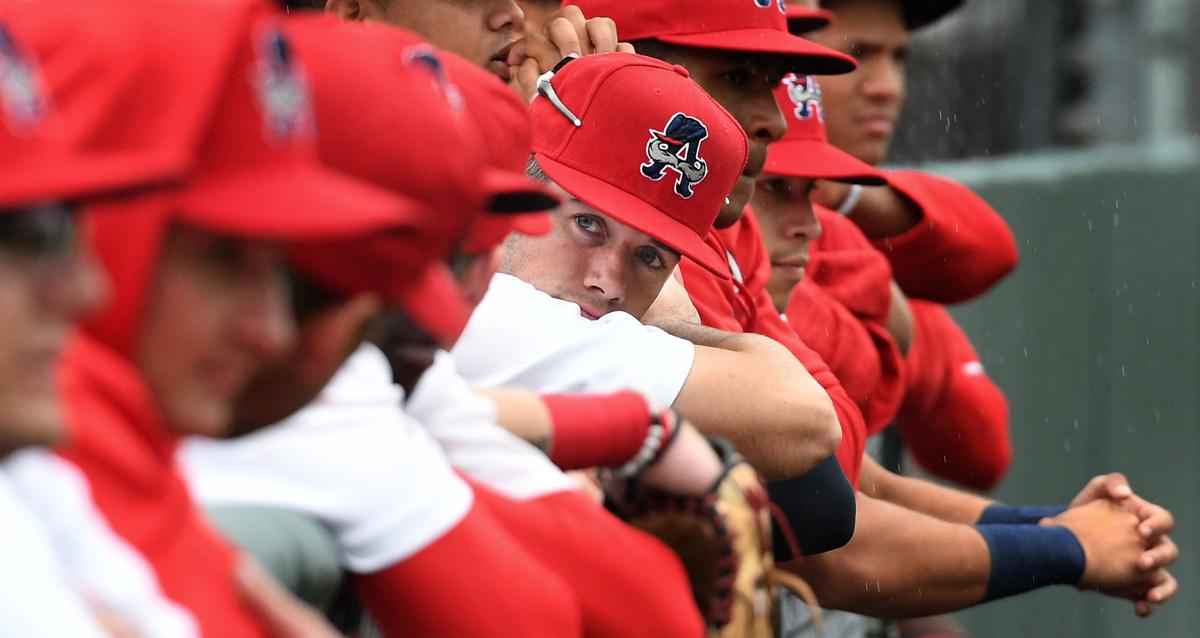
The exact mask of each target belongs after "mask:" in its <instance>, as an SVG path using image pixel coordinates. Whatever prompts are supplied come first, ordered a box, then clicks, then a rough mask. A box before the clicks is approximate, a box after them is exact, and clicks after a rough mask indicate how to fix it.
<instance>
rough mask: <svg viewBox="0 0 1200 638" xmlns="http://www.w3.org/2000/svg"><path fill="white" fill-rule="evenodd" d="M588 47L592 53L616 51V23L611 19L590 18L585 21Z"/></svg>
mask: <svg viewBox="0 0 1200 638" xmlns="http://www.w3.org/2000/svg"><path fill="white" fill-rule="evenodd" d="M586 26H587V35H588V40H590V42H589V44H588V46H589V47H590V48H591V50H592V52H593V53H612V52H613V51H616V50H617V23H616V22H613V21H612V18H592V19H591V20H588V21H587V25H586Z"/></svg>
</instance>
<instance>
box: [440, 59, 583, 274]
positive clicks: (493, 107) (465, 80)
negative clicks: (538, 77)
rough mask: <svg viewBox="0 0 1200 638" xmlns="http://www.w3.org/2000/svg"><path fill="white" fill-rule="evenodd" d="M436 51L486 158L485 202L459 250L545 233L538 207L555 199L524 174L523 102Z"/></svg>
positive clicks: (526, 121)
mask: <svg viewBox="0 0 1200 638" xmlns="http://www.w3.org/2000/svg"><path fill="white" fill-rule="evenodd" d="M441 55H442V57H443V59H444V61H445V63H446V68H447V70H448V71H449V73H450V78H451V79H452V80H453V81H454V83H455V85H457V86H458V87H459V90H460V92H461V94H462V97H463V105H464V107H465V109H466V113H467V117H468V119H469V120H470V121H471V123H472V124H473V125H474V127H475V134H476V135H478V136H479V141H480V144H481V145H482V147H483V150H484V155H485V160H486V162H487V164H488V166H487V169H486V170H485V171H484V174H483V184H484V189H485V190H486V191H487V192H488V197H489V201H488V206H487V207H486V210H484V211H481V212H480V213H479V214H476V215H474V216H473V217H472V219H471V223H470V227H469V229H468V230H467V236H466V239H465V240H464V243H463V245H462V250H463V252H466V253H469V254H481V253H485V252H487V251H489V250H491V249H492V248H495V247H496V246H497V245H499V244H500V242H502V241H504V238H505V237H508V235H509V234H510V233H513V232H517V233H521V234H524V235H545V234H546V233H548V232H550V229H551V228H552V227H553V222H552V221H551V220H550V216H549V215H547V214H546V213H545V212H543V211H546V210H550V209H553V208H556V207H557V206H558V205H559V204H560V203H561V202H560V201H559V198H558V197H557V196H555V195H554V194H553V193H552V192H551V191H550V190H549V189H548V188H547V187H546V186H545V184H542V183H540V182H536V181H533V180H531V179H529V177H528V176H527V175H526V174H525V169H526V167H527V165H528V163H529V153H530V149H531V148H532V146H533V122H532V120H531V119H530V117H529V107H528V105H526V104H525V102H524V101H523V100H521V98H520V96H518V95H517V94H516V92H515V91H513V90H512V89H510V88H509V87H508V85H506V84H505V83H503V82H501V81H500V79H499V78H497V77H496V76H494V75H492V74H491V73H489V72H487V71H485V70H483V69H481V68H479V67H478V66H476V65H474V64H471V63H470V62H469V61H467V60H465V59H463V58H461V57H459V56H457V55H454V54H448V53H441Z"/></svg>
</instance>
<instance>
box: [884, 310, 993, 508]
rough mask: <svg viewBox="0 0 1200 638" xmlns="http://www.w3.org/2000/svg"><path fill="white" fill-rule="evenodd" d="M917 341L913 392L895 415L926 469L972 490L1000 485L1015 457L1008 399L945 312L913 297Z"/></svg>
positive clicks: (910, 371)
mask: <svg viewBox="0 0 1200 638" xmlns="http://www.w3.org/2000/svg"><path fill="white" fill-rule="evenodd" d="M909 305H910V307H911V308H912V313H913V322H914V331H915V338H914V339H913V345H912V348H911V349H909V352H908V356H907V358H906V360H905V364H906V367H907V370H906V372H907V377H908V392H907V395H906V396H905V399H904V404H903V405H902V406H901V408H900V413H899V415H898V417H897V419H896V422H897V424H898V425H899V427H900V433H901V435H902V436H903V438H904V443H905V446H906V447H908V449H909V450H910V451H911V452H912V454H913V456H914V457H915V458H916V460H917V462H918V463H919V464H920V465H921V467H923V468H925V469H926V470H927V471H929V472H931V473H932V474H935V475H937V476H939V477H941V478H944V479H948V480H951V481H954V482H956V483H959V484H961V485H964V486H966V487H970V488H973V489H979V490H987V489H991V488H993V487H995V486H996V484H997V483H999V482H1000V479H1001V478H1003V476H1004V473H1005V471H1007V470H1008V466H1009V463H1010V462H1011V460H1012V444H1011V442H1010V440H1009V433H1008V402H1007V400H1005V398H1004V393H1003V392H1001V391H1000V388H998V387H996V385H995V384H994V383H993V382H992V380H991V379H990V378H989V377H988V376H987V374H985V373H984V371H983V366H982V365H981V364H980V363H979V357H978V355H977V354H976V353H975V348H973V347H972V346H971V342H970V340H969V339H968V338H967V336H966V334H964V333H963V331H962V328H960V327H959V326H958V324H957V323H956V322H955V321H954V319H953V318H952V317H951V316H950V314H949V313H947V312H946V309H945V308H943V307H942V306H940V305H938V304H934V303H929V302H925V301H919V300H910V303H909Z"/></svg>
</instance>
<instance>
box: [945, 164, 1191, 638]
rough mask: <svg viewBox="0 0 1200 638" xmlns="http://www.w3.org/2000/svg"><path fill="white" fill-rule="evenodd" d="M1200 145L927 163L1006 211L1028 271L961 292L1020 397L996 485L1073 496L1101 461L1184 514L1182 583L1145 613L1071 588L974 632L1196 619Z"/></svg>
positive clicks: (993, 614) (1171, 632)
mask: <svg viewBox="0 0 1200 638" xmlns="http://www.w3.org/2000/svg"><path fill="white" fill-rule="evenodd" d="M1198 158H1200V153H1198V152H1197V147H1196V145H1195V144H1192V143H1181V144H1179V145H1177V146H1172V147H1169V148H1159V149H1154V150H1153V151H1147V150H1145V149H1142V150H1138V149H1134V150H1127V149H1113V150H1108V151H1100V152H1088V153H1081V154H1062V155H1045V156H1037V157H1032V158H1020V159H1006V160H1003V161H994V162H980V163H972V164H959V165H950V166H940V167H933V170H935V171H936V172H940V173H943V174H946V175H949V176H952V177H955V178H958V179H961V180H963V181H965V182H966V183H968V184H970V185H971V186H972V187H974V188H976V189H977V191H978V192H979V193H980V194H981V195H982V196H983V197H984V198H985V199H987V200H988V201H989V202H991V203H992V204H993V205H994V206H995V207H996V208H997V210H999V211H1001V213H1002V214H1003V215H1004V217H1005V218H1006V219H1007V220H1008V222H1009V224H1010V225H1011V226H1012V229H1013V232H1014V233H1015V235H1016V237H1017V241H1018V244H1019V246H1020V250H1021V264H1020V267H1019V268H1018V270H1017V272H1016V273H1015V274H1014V275H1012V276H1011V277H1009V278H1008V279H1007V280H1006V281H1005V282H1004V283H1003V284H1001V285H1000V286H999V287H997V288H996V289H995V290H994V291H992V292H991V293H990V294H989V295H987V296H986V298H985V299H983V300H981V301H977V302H974V303H972V304H969V305H966V306H962V307H960V308H958V309H956V310H955V315H956V316H957V317H958V318H959V319H960V320H961V322H962V323H963V325H964V327H965V328H966V330H967V332H968V333H969V334H970V335H971V336H972V338H973V340H974V341H975V343H976V345H977V346H978V347H979V350H980V353H981V356H982V358H983V361H984V363H985V365H986V366H987V368H988V370H989V372H990V373H991V374H992V376H993V377H994V378H995V379H996V380H997V382H998V383H999V384H1000V386H1001V387H1003V388H1004V390H1005V391H1006V392H1007V394H1008V397H1009V400H1010V403H1011V406H1012V437H1013V443H1014V457H1015V459H1014V463H1013V466H1012V468H1011V470H1010V472H1009V474H1008V476H1007V478H1006V479H1005V481H1004V483H1003V485H1002V486H1001V487H1000V489H999V490H998V492H997V495H998V496H999V497H1000V498H1002V499H1003V500H1005V501H1008V502H1014V503H1015V502H1061V501H1065V500H1067V499H1069V498H1070V497H1071V496H1072V495H1073V494H1074V493H1075V491H1077V489H1078V488H1079V487H1081V486H1082V485H1083V484H1084V482H1085V481H1086V480H1087V479H1088V478H1090V477H1091V476H1093V475H1094V474H1097V473H1099V472H1101V471H1122V472H1125V473H1126V474H1127V475H1128V476H1129V478H1130V480H1131V481H1132V484H1133V486H1134V488H1135V489H1136V490H1137V491H1139V492H1140V493H1142V494H1145V495H1146V496H1148V497H1150V498H1151V499H1152V500H1154V501H1157V502H1159V503H1161V504H1163V505H1165V506H1167V507H1168V508H1169V509H1171V510H1172V511H1173V512H1174V513H1175V516H1176V519H1177V525H1178V526H1177V532H1176V534H1174V538H1175V540H1176V542H1177V543H1178V544H1179V545H1180V546H1181V548H1182V550H1183V552H1184V554H1183V558H1181V560H1180V562H1179V563H1178V564H1177V567H1176V568H1175V570H1174V573H1175V575H1176V576H1177V578H1178V579H1179V581H1180V583H1181V591H1180V593H1179V595H1178V596H1177V597H1176V599H1175V600H1174V601H1173V602H1172V603H1171V604H1169V605H1166V606H1164V607H1162V608H1160V609H1159V610H1158V611H1157V612H1156V614H1155V615H1154V617H1152V618H1151V619H1149V620H1139V619H1137V618H1136V617H1135V616H1134V615H1133V613H1132V605H1131V604H1129V603H1125V602H1123V601H1116V600H1113V599H1107V598H1101V597H1100V596H1097V595H1095V594H1089V595H1081V594H1078V593H1076V592H1074V591H1071V590H1065V589H1063V588H1059V590H1057V591H1042V592H1036V593H1033V594H1030V595H1026V596H1023V597H1020V598H1019V599H1015V600H1009V601H1001V602H997V603H993V604H991V605H987V606H985V607H982V608H980V609H977V610H974V611H971V612H969V613H964V614H962V615H961V618H962V619H963V620H964V621H965V622H966V623H967V624H968V626H969V627H970V628H971V629H972V630H973V632H974V633H975V635H976V636H979V637H980V638H991V637H996V638H999V637H1011V636H1025V637H1029V638H1034V637H1040V636H1087V637H1108V636H1112V637H1115V636H1122V637H1126V636H1200V543H1197V542H1196V540H1197V539H1198V538H1200V399H1198V395H1200V335H1198V332H1200V159H1198Z"/></svg>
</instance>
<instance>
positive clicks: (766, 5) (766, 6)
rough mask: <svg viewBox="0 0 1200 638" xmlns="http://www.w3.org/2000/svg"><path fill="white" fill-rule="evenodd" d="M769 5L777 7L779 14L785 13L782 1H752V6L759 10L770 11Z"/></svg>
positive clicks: (785, 6) (785, 8)
mask: <svg viewBox="0 0 1200 638" xmlns="http://www.w3.org/2000/svg"><path fill="white" fill-rule="evenodd" d="M771 5H775V6H776V7H778V8H779V12H780V13H787V5H786V4H785V3H784V0H754V6H756V7H758V8H759V9H770V8H771Z"/></svg>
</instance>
